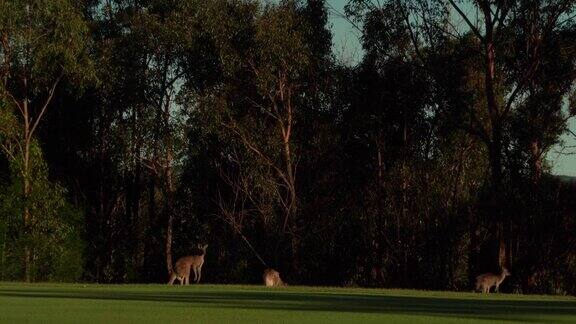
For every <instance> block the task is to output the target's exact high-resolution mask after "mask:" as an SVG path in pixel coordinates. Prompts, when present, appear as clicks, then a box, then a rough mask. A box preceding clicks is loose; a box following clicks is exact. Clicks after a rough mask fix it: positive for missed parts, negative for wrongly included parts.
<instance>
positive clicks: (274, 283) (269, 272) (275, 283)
mask: <svg viewBox="0 0 576 324" xmlns="http://www.w3.org/2000/svg"><path fill="white" fill-rule="evenodd" d="M262 277H263V279H264V285H265V286H266V287H280V286H287V284H286V283H284V282H283V281H282V279H281V278H280V273H279V272H278V271H276V270H274V269H266V270H264V275H263V276H262Z"/></svg>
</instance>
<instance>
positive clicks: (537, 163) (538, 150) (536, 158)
mask: <svg viewBox="0 0 576 324" xmlns="http://www.w3.org/2000/svg"><path fill="white" fill-rule="evenodd" d="M530 154H531V155H532V156H531V163H532V181H533V182H534V183H535V184H536V183H538V182H540V178H542V145H541V143H540V141H539V140H537V139H534V140H532V142H531V143H530Z"/></svg>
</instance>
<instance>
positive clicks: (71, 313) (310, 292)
mask: <svg viewBox="0 0 576 324" xmlns="http://www.w3.org/2000/svg"><path fill="white" fill-rule="evenodd" d="M0 322H2V323H27V322H42V323H47V322H51V323H63V322H67V323H95V322H102V323H384V322H388V323H481V322H484V323H486V322H533V323H576V298H573V297H551V296H523V295H505V294H492V295H489V296H483V295H480V294H473V293H450V292H425V291H412V290H381V289H346V288H313V287H288V288H275V289H266V288H264V287H256V286H216V285H198V286H186V287H183V286H171V287H169V286H165V285H82V284H19V283H0Z"/></svg>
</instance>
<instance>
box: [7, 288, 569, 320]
mask: <svg viewBox="0 0 576 324" xmlns="http://www.w3.org/2000/svg"><path fill="white" fill-rule="evenodd" d="M177 289H178V288H175V289H174V291H171V290H165V291H157V292H154V291H142V292H134V291H132V292H120V291H118V290H116V289H110V290H107V289H90V288H88V289H35V288H34V287H26V288H21V289H4V288H0V297H1V296H5V297H20V298H31V299H32V298H61V299H88V300H122V301H156V302H175V303H186V305H185V306H187V307H215V308H244V309H264V310H283V311H325V312H348V313H381V314H397V315H425V316H441V317H458V318H477V319H485V320H509V321H524V322H526V321H535V322H542V321H546V322H563V321H566V322H569V321H570V322H574V321H576V301H566V300H559V301H534V300H528V301H521V300H503V299H497V300H494V299H482V298H481V297H479V298H478V299H458V298H433V297H418V296H389V295H356V294H342V293H341V294H333V293H329V294H325V293H315V292H307V293H302V292H292V291H289V290H281V289H274V290H270V291H234V290H232V291H225V290H213V291H211V290H209V291H195V290H187V291H175V290H177Z"/></svg>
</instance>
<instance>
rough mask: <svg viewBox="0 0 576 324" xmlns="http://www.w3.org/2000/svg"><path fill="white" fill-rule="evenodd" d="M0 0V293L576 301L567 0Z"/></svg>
mask: <svg viewBox="0 0 576 324" xmlns="http://www.w3.org/2000/svg"><path fill="white" fill-rule="evenodd" d="M329 8H330V4H329V3H327V2H326V1H324V0H283V1H278V2H265V1H258V0H209V1H203V0H185V1H178V0H137V1H134V0H83V1H71V0H53V1H42V0H10V1H5V2H1V3H0V12H1V13H2V15H0V280H24V281H27V282H33V281H43V280H51V281H76V280H83V281H91V282H108V283H122V282H165V281H167V278H168V273H169V272H170V270H171V267H172V264H173V262H175V261H176V259H177V258H178V257H180V256H183V255H186V254H190V253H191V252H193V250H194V247H195V246H196V244H197V243H199V242H205V243H209V246H210V247H209V249H208V251H207V255H206V264H205V274H206V275H205V276H204V277H205V279H206V280H207V281H209V282H218V283H237V282H259V281H260V280H261V275H262V271H263V270H264V268H266V267H273V268H275V269H277V270H278V271H280V273H281V274H282V277H283V278H286V279H287V282H289V283H294V284H313V285H360V286H377V287H407V288H424V289H450V290H469V289H470V287H471V284H472V283H471V282H472V281H473V279H474V278H475V277H476V276H477V275H478V274H480V273H483V272H487V271H492V272H498V271H500V269H502V268H503V267H506V268H508V269H509V270H510V271H511V272H512V273H513V276H512V277H511V278H510V279H509V281H508V282H507V283H505V284H504V287H503V289H504V290H508V291H514V292H523V293H554V294H575V293H576V235H575V233H576V200H575V199H574V197H576V184H575V183H572V182H567V181H562V180H561V179H559V178H557V177H554V176H552V175H551V174H550V170H551V165H549V162H548V161H547V160H546V156H547V154H548V153H549V152H550V150H551V149H552V148H553V147H554V146H556V145H561V144H562V143H561V139H562V136H564V135H566V134H569V129H568V124H567V123H568V121H569V120H570V118H572V117H574V115H575V114H576V1H574V0H546V1H544V0H541V1H540V0H530V1H527V0H518V1H501V0H478V1H476V0H475V1H472V0H384V1H371V0H349V1H348V2H347V5H346V7H345V10H344V12H342V13H332V14H340V15H342V16H343V17H345V18H346V19H348V20H349V21H350V22H351V23H352V25H353V26H355V27H356V28H357V29H358V31H359V33H360V34H361V44H362V49H363V57H362V59H361V60H360V62H358V64H354V65H351V64H349V60H348V59H346V58H342V57H338V56H337V55H336V54H335V53H334V52H333V46H332V34H331V32H330V25H329V19H328V18H329V15H330V14H331V13H330V11H329Z"/></svg>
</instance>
